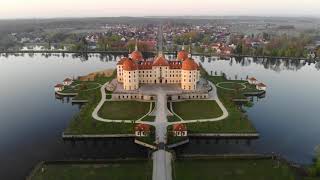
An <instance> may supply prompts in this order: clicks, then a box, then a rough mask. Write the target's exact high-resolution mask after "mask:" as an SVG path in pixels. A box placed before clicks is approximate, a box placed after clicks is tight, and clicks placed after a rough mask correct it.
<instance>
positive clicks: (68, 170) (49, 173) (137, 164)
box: [31, 161, 152, 180]
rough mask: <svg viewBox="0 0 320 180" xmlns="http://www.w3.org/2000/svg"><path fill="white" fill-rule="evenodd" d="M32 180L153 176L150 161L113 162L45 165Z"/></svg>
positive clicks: (123, 179)
mask: <svg viewBox="0 0 320 180" xmlns="http://www.w3.org/2000/svg"><path fill="white" fill-rule="evenodd" d="M43 168H44V172H41V169H42V168H40V169H39V171H38V172H36V173H35V176H34V177H33V178H32V179H31V180H89V179H90V180H101V179H110V180H111V179H112V180H128V179H130V180H141V179H147V178H150V179H151V176H152V174H151V173H152V165H151V163H150V162H148V161H127V162H113V163H106V164H66V165H54V164H52V165H50V164H49V165H44V166H43Z"/></svg>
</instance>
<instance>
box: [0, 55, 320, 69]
mask: <svg viewBox="0 0 320 180" xmlns="http://www.w3.org/2000/svg"><path fill="white" fill-rule="evenodd" d="M37 55H38V54H37V53H0V58H2V57H4V58H10V57H28V56H29V57H30V58H33V57H35V56H37ZM39 55H41V56H42V57H45V58H50V57H57V58H62V59H64V58H72V59H80V60H81V61H82V62H85V61H88V60H90V59H91V58H99V60H100V61H101V62H117V61H119V60H120V58H121V57H123V55H126V54H121V53H117V54H106V53H41V54H39ZM146 57H147V58H148V57H153V54H146ZM165 57H166V58H167V59H169V60H171V59H174V57H175V55H173V54H168V55H165ZM194 59H195V60H199V61H200V62H202V63H204V62H208V63H211V62H214V61H228V62H229V64H230V66H232V65H233V64H234V63H235V64H240V65H241V66H244V67H245V66H250V65H251V64H252V63H254V64H258V65H263V67H264V68H265V69H270V70H273V71H276V72H280V71H282V70H292V71H297V70H300V69H301V68H302V67H304V66H305V65H313V64H314V67H315V68H316V69H317V70H320V62H319V61H315V60H297V59H294V60H292V59H277V58H254V57H233V58H227V59H221V58H220V57H217V56H211V57H206V56H194Z"/></svg>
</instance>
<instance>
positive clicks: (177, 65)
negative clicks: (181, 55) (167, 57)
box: [169, 61, 182, 69]
mask: <svg viewBox="0 0 320 180" xmlns="http://www.w3.org/2000/svg"><path fill="white" fill-rule="evenodd" d="M169 66H170V69H181V67H182V63H181V61H169Z"/></svg>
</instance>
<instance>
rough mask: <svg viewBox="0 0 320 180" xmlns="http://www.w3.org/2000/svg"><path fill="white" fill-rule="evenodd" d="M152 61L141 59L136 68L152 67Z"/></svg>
mask: <svg viewBox="0 0 320 180" xmlns="http://www.w3.org/2000/svg"><path fill="white" fill-rule="evenodd" d="M152 64H153V61H141V62H140V63H139V64H138V69H152Z"/></svg>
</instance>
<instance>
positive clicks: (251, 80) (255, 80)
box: [248, 77, 258, 85]
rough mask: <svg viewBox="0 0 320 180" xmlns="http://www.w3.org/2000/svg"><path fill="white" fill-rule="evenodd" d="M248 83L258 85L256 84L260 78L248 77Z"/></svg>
mask: <svg viewBox="0 0 320 180" xmlns="http://www.w3.org/2000/svg"><path fill="white" fill-rule="evenodd" d="M248 83H249V84H255V85H256V84H258V80H257V79H256V78H254V77H251V78H249V79H248Z"/></svg>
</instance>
